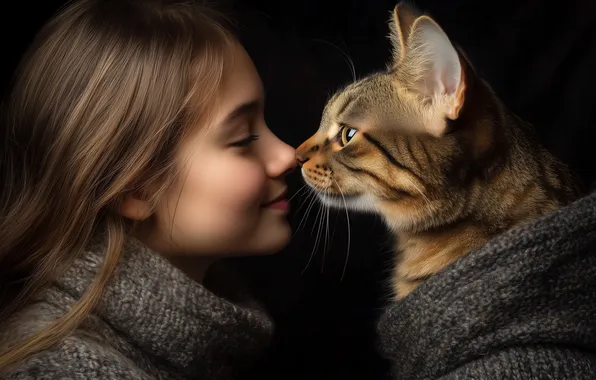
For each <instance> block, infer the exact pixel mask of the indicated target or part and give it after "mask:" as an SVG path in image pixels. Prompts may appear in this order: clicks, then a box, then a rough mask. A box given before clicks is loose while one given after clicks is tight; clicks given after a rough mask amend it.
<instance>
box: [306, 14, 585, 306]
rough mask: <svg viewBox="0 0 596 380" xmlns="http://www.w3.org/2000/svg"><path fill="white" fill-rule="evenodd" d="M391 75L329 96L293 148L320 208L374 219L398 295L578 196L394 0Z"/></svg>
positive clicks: (514, 121)
mask: <svg viewBox="0 0 596 380" xmlns="http://www.w3.org/2000/svg"><path fill="white" fill-rule="evenodd" d="M390 25H391V40H392V43H393V48H394V52H393V53H394V54H393V59H392V62H391V64H390V65H389V67H388V68H387V70H386V71H383V72H379V73H375V74H372V75H370V76H368V77H365V78H364V79H362V80H360V81H357V82H356V83H352V84H350V85H348V86H347V87H346V88H344V89H343V90H342V91H340V92H338V93H337V94H335V95H334V96H333V97H332V98H331V99H330V100H329V102H328V104H327V106H326V107H325V110H324V112H323V117H322V121H321V124H320V127H319V129H318V131H317V132H316V133H315V134H314V135H313V136H312V137H310V138H309V139H308V140H307V141H305V142H304V143H303V144H302V145H301V146H300V147H299V148H298V150H297V153H296V155H297V159H298V160H299V162H300V163H301V166H302V174H303V177H304V179H305V181H306V182H307V183H308V184H309V185H310V186H311V187H312V188H314V189H315V190H317V192H318V195H319V198H320V200H321V201H322V202H324V203H326V204H328V205H331V206H334V207H344V200H343V198H345V204H346V205H347V207H348V208H350V209H353V210H360V211H367V212H374V213H377V214H379V215H381V216H382V217H383V218H384V219H385V221H386V223H387V225H388V226H389V228H390V229H391V230H392V231H393V233H395V235H396V237H397V243H396V244H397V248H396V253H397V256H396V257H397V262H396V266H395V271H394V276H393V284H394V290H395V294H396V297H397V298H403V297H404V296H406V295H407V294H408V293H410V292H411V291H412V290H413V289H415V288H416V287H417V286H418V285H419V284H421V283H422V282H423V281H425V280H426V279H428V278H429V277H431V276H433V275H434V274H436V273H438V272H439V271H441V270H442V269H443V268H445V267H446V266H447V265H449V264H450V263H452V262H454V261H455V260H457V259H458V258H459V257H461V256H463V255H465V254H466V253H468V252H469V251H470V250H471V249H473V248H475V247H478V246H480V245H482V244H484V243H486V242H487V241H488V240H489V239H490V238H491V237H493V236H495V235H497V234H500V233H502V232H503V231H505V230H507V229H509V228H511V227H513V226H515V225H517V224H520V223H523V222H525V221H528V220H531V219H534V218H536V217H538V216H540V215H542V214H544V213H547V212H550V211H552V210H555V209H557V208H559V207H561V206H562V205H564V204H566V203H568V202H570V201H571V200H572V199H574V198H575V197H576V196H577V194H576V191H575V189H576V187H575V186H574V185H573V179H572V177H571V175H570V174H569V173H568V171H567V168H566V167H565V165H563V164H562V163H560V162H559V161H557V159H555V158H554V157H553V156H552V155H551V154H550V153H549V152H548V151H547V150H546V149H544V148H543V147H541V146H540V144H539V143H538V142H537V141H536V139H535V138H534V137H533V132H532V130H531V128H529V127H528V126H527V125H526V124H525V123H523V121H521V120H519V119H518V118H517V117H515V116H514V115H513V114H512V113H510V112H509V111H508V110H507V109H506V108H505V107H504V106H503V104H502V103H501V102H500V101H499V99H498V98H497V96H496V95H495V93H494V92H493V91H492V90H491V88H490V86H489V85H488V84H487V83H486V82H485V81H484V80H482V79H481V78H480V77H478V76H477V75H476V74H475V72H474V70H473V68H472V66H471V65H470V64H469V62H468V61H467V59H466V58H465V56H464V55H463V54H461V52H459V51H458V49H456V48H455V47H454V46H453V45H452V43H451V42H450V40H449V38H448V37H447V36H446V34H445V33H444V31H443V30H442V29H441V27H440V26H439V25H438V24H437V23H436V22H435V21H434V20H432V19H431V18H430V17H428V16H426V15H422V14H420V13H418V12H417V11H416V10H414V9H413V8H412V7H410V6H406V5H404V4H398V5H397V7H396V8H395V10H394V12H393V15H392V19H391V21H390Z"/></svg>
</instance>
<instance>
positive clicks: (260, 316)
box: [0, 239, 272, 380]
mask: <svg viewBox="0 0 596 380" xmlns="http://www.w3.org/2000/svg"><path fill="white" fill-rule="evenodd" d="M104 241H105V239H98V240H97V242H96V243H94V244H93V245H92V246H91V247H90V249H89V250H88V251H87V252H85V254H84V255H83V257H82V258H81V259H80V260H78V261H76V263H75V264H74V265H73V266H72V267H71V268H70V269H69V270H68V272H67V273H66V275H65V276H63V277H62V278H61V279H60V280H59V281H57V282H56V283H55V284H53V286H52V287H51V288H49V289H48V290H47V291H46V292H45V293H44V294H43V295H42V296H41V297H40V300H39V302H37V303H35V304H34V305H32V306H31V307H29V308H28V309H26V310H25V311H24V312H23V313H21V314H20V315H19V316H18V317H17V318H16V320H15V322H14V324H13V326H12V328H9V329H5V330H4V331H2V333H1V334H0V342H1V343H2V344H6V342H7V341H10V340H12V339H19V338H22V337H24V336H27V335H28V334H29V332H30V331H33V330H37V329H39V328H43V326H44V324H46V323H48V321H51V320H53V319H55V318H56V317H57V316H59V315H61V314H62V313H63V312H64V311H65V309H66V307H68V305H70V304H72V303H73V302H74V300H75V299H78V298H79V297H80V296H81V295H82V294H83V292H84V290H85V289H86V287H87V286H88V285H89V284H90V282H91V280H92V279H93V277H94V275H95V273H96V271H97V269H98V267H99V265H100V264H101V260H102V257H103V253H104V252H105V248H106V247H105V243H104ZM214 277H215V278H216V280H220V281H218V282H220V283H225V282H226V281H222V278H221V277H220V276H219V274H216V275H215V276H214ZM223 296H226V297H227V298H223ZM230 299H234V300H236V301H237V302H239V301H238V300H239V299H243V295H242V293H241V292H230V291H227V290H221V292H220V293H218V295H216V294H215V293H213V292H211V291H209V290H207V288H205V287H203V286H201V285H198V284H197V283H195V282H194V281H192V280H191V279H189V278H188V277H186V276H185V275H183V274H182V273H181V272H180V271H178V270H177V269H176V268H174V267H173V266H172V265H170V264H169V263H168V262H167V261H166V260H164V259H163V258H161V257H160V256H159V255H157V254H155V253H153V252H150V251H149V250H148V249H147V248H145V247H144V246H143V245H141V244H140V243H138V242H137V241H135V240H133V239H130V240H129V241H127V242H126V248H125V256H124V259H123V261H122V262H121V264H120V266H119V268H118V271H117V273H116V275H115V277H114V278H113V280H112V281H111V284H110V285H109V287H108V288H107V290H106V292H105V295H104V297H103V299H102V303H101V305H100V307H99V308H98V310H97V312H95V313H93V314H92V316H91V318H89V319H88V320H87V321H86V323H85V324H84V325H83V326H81V328H79V329H77V330H76V331H75V333H74V334H72V335H71V336H69V337H68V338H66V339H64V340H63V341H62V342H61V343H60V344H59V345H57V346H55V347H53V348H52V349H49V350H46V351H43V352H41V353H39V354H37V355H35V356H34V357H32V358H31V359H29V360H27V361H26V362H25V363H23V364H22V365H20V366H18V367H16V368H15V369H14V370H13V372H12V373H10V374H9V375H8V376H7V377H6V378H8V379H16V380H25V379H27V380H29V379H31V380H33V379H36V380H45V379H47V380H50V379H52V380H53V379H98V380H103V379H105V380H107V379H110V380H116V379H118V380H120V379H127V380H135V379H139V380H140V379H143V380H149V379H210V380H211V379H214V380H219V379H222V380H223V379H235V378H237V377H238V376H239V374H240V373H241V371H242V370H243V369H244V368H245V367H246V366H248V365H250V364H251V361H253V360H254V359H255V358H256V356H257V355H259V353H260V352H261V351H262V350H263V349H264V348H265V347H266V346H267V345H268V343H269V340H270V337H271V333H272V323H271V321H270V320H269V319H268V318H267V317H266V315H265V314H264V313H263V312H261V311H259V309H258V308H256V307H255V305H253V304H252V303H251V302H248V303H246V305H243V306H240V304H239V303H232V302H230V301H229V300H230Z"/></svg>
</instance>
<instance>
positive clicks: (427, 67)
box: [399, 16, 466, 136]
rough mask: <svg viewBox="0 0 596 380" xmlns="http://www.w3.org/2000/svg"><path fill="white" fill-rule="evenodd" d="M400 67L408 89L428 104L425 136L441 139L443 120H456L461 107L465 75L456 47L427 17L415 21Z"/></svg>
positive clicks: (444, 125) (443, 126)
mask: <svg viewBox="0 0 596 380" xmlns="http://www.w3.org/2000/svg"><path fill="white" fill-rule="evenodd" d="M406 46H407V48H406V51H405V54H404V57H403V59H402V64H401V65H400V67H399V71H400V76H401V78H402V79H403V80H404V81H405V82H406V83H407V85H408V87H410V88H411V89H412V90H414V91H416V92H418V93H419V94H420V95H422V97H423V100H424V102H425V103H426V104H428V106H429V107H430V108H429V116H431V115H432V117H433V120H429V123H428V127H427V128H428V129H430V130H429V131H428V132H430V133H431V134H433V135H435V136H440V135H442V134H443V133H444V132H445V129H446V126H447V123H446V122H445V118H449V119H451V120H455V119H457V118H458V116H459V113H460V111H461V108H462V107H463V104H464V95H465V87H466V83H465V75H464V72H463V70H462V63H461V61H460V58H459V54H458V53H457V50H456V49H455V47H454V46H453V45H452V44H451V41H449V37H447V35H446V34H445V32H444V31H443V29H442V28H441V27H440V26H439V25H438V24H437V23H436V22H435V21H433V20H432V19H431V18H430V17H428V16H421V17H418V18H417V19H416V20H415V21H414V23H413V25H412V29H411V32H410V35H409V37H408V41H407V42H406Z"/></svg>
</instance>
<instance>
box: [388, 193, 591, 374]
mask: <svg viewBox="0 0 596 380" xmlns="http://www.w3.org/2000/svg"><path fill="white" fill-rule="evenodd" d="M379 333H380V339H381V342H382V347H383V350H384V352H385V354H386V355H387V357H388V358H390V360H392V362H393V363H394V366H393V377H394V378H395V379H404V380H405V379H407V380H430V379H441V380H455V379H491V380H492V379H495V380H500V379H516V380H517V379H519V380H522V379H523V380H532V379H553V380H559V379H560V380H567V379H569V380H572V379H573V380H575V379H586V380H588V379H590V380H594V379H596V193H595V194H592V195H590V196H588V197H586V198H584V199H581V200H579V201H577V202H576V203H574V204H572V205H570V206H569V207H567V208H564V209H562V210H560V211H558V212H555V213H553V214H550V215H547V216H545V217H543V218H542V219H540V220H538V221H535V222H533V223H530V224H527V225H524V226H521V227H519V228H516V229H514V230H511V231H509V232H508V233H505V234H504V235H502V236H499V237H498V238H496V239H494V240H493V241H491V242H489V243H488V244H487V245H486V246H484V247H482V248H480V249H477V250H475V251H473V252H472V253H471V254H469V255H468V256H467V257H465V258H462V259H461V260H459V261H458V262H456V263H454V264H453V265H451V266H450V267H449V268H448V269H446V270H445V271H444V272H443V273H441V274H439V275H437V276H435V277H434V278H432V279H430V280H429V281H427V283H425V284H424V285H422V286H421V287H420V288H418V289H417V290H416V291H415V292H413V293H412V294H411V295H410V296H408V297H406V298H405V299H404V300H403V301H401V302H397V303H395V304H392V305H390V306H389V307H388V308H387V310H386V311H385V313H384V315H383V316H382V318H381V320H380V323H379Z"/></svg>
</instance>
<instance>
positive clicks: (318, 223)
mask: <svg viewBox="0 0 596 380" xmlns="http://www.w3.org/2000/svg"><path fill="white" fill-rule="evenodd" d="M322 216H323V207H321V206H319V211H318V212H317V216H316V217H315V219H316V220H315V223H313V229H312V232H313V233H314V229H315V227H318V229H317V235H316V238H315V244H314V246H313V249H312V252H311V253H310V257H309V258H308V262H307V263H306V266H305V267H304V269H303V270H302V274H304V273H305V272H306V270H307V269H308V267H309V266H310V263H311V262H312V259H313V257H314V256H315V252H316V251H317V247H318V245H319V238H320V236H321V226H322V224H323V223H322Z"/></svg>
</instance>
